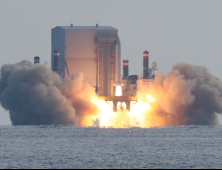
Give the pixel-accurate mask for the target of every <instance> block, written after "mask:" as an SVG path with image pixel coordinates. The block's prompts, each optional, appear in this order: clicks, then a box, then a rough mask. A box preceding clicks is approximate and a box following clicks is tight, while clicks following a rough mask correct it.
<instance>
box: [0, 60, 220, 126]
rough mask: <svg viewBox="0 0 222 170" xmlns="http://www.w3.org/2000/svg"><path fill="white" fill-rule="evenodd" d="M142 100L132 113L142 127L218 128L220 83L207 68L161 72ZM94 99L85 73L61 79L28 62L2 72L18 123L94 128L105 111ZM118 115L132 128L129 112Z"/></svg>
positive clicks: (5, 97) (0, 87) (0, 82)
mask: <svg viewBox="0 0 222 170" xmlns="http://www.w3.org/2000/svg"><path fill="white" fill-rule="evenodd" d="M147 96H150V98H151V99H152V100H153V102H152V103H149V101H148V100H147ZM138 97H139V102H138V106H139V107H138V110H134V113H131V115H133V116H135V121H137V122H136V123H137V124H138V125H140V126H143V127H155V126H167V125H216V124H218V120H217V116H216V113H222V82H221V80H220V79H218V78H217V77H215V76H214V75H212V74H211V73H210V72H209V71H208V69H207V68H206V67H201V66H193V65H190V64H186V63H180V64H177V65H174V66H173V69H172V71H171V72H170V73H168V74H167V75H166V76H165V75H162V74H161V72H158V73H157V75H156V79H155V80H154V83H153V84H151V85H150V86H149V87H148V88H147V89H146V90H144V91H138ZM95 98H98V97H97V96H96V94H95V92H94V88H93V87H91V86H90V85H89V84H88V83H87V82H85V81H84V75H82V74H81V73H80V74H77V75H73V76H69V77H66V78H65V79H63V80H61V79H60V77H59V76H58V75H57V74H55V73H53V72H52V71H51V69H50V68H48V67H46V66H45V65H41V64H36V65H33V64H32V63H30V62H28V61H22V62H20V63H17V64H10V65H3V66H2V68H1V78H0V103H1V105H2V106H3V107H4V108H5V109H6V110H8V111H9V114H10V119H11V121H12V124H13V125H51V124H56V125H72V126H92V125H93V124H94V122H95V121H96V120H95V118H96V116H97V115H98V114H99V113H100V112H101V108H100V106H99V104H97V103H95V102H92V99H95ZM154 99H155V100H154ZM141 103H143V104H144V103H145V105H144V106H149V107H145V108H143V107H142V104H141ZM140 106H141V107H140ZM135 108H136V106H135ZM116 115H117V116H116V117H111V119H113V118H115V120H112V121H113V122H117V123H119V122H123V125H125V126H132V124H130V122H131V121H130V117H129V114H128V113H127V111H126V110H124V111H123V112H121V111H120V113H117V114H116ZM103 117H106V113H103ZM139 118H140V120H138V119H139ZM100 121H101V122H102V120H98V121H97V122H100ZM107 122H108V123H110V122H109V120H108V121H107ZM109 125H111V126H114V127H116V126H115V124H109ZM104 126H106V125H104ZM119 126H120V125H118V126H117V127H119Z"/></svg>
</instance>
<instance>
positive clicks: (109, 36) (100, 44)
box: [51, 25, 122, 96]
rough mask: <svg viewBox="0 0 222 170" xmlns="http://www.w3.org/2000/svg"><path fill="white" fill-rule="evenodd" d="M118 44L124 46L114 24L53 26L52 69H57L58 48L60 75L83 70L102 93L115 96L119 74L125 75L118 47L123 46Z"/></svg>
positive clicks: (97, 90)
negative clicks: (55, 52)
mask: <svg viewBox="0 0 222 170" xmlns="http://www.w3.org/2000/svg"><path fill="white" fill-rule="evenodd" d="M117 45H120V41H119V39H118V30H117V29H116V28H113V27H110V26H98V25H96V26H73V25H71V26H58V27H55V28H53V29H52V49H51V51H52V53H51V54H52V55H51V61H52V62H51V63H52V66H51V67H52V70H55V69H56V68H54V67H55V65H54V63H57V62H54V59H55V58H54V51H55V50H56V51H59V72H60V75H63V76H67V75H73V74H77V73H80V72H81V73H83V74H84V79H85V80H86V81H88V82H89V84H90V85H92V86H94V87H95V90H96V92H98V95H99V96H113V95H115V87H114V85H115V83H116V81H117V80H118V78H117V76H119V75H120V76H121V75H122V73H121V72H120V73H119V70H118V65H119V64H120V67H121V63H118V62H119V61H118V56H117V55H116V47H117V48H119V46H117ZM120 57H121V56H120ZM120 61H121V58H120ZM120 71H121V68H120ZM118 73H119V74H118ZM121 78H122V77H121ZM118 83H119V82H118Z"/></svg>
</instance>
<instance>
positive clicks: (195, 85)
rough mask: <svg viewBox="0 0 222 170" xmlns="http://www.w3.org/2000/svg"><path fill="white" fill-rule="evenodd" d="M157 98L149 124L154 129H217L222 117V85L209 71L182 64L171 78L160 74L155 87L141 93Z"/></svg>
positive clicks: (200, 67) (153, 104)
mask: <svg viewBox="0 0 222 170" xmlns="http://www.w3.org/2000/svg"><path fill="white" fill-rule="evenodd" d="M147 94H150V95H151V96H153V97H155V102H153V103H150V105H151V108H152V109H151V111H150V112H149V114H148V115H149V116H148V115H147V117H146V118H147V119H146V122H147V123H148V122H149V125H150V126H166V125H215V124H218V123H219V122H218V119H217V115H216V113H222V82H221V80H220V79H219V78H217V77H215V76H214V75H212V74H211V73H210V72H209V70H208V69H207V68H206V67H203V66H193V65H190V64H186V63H180V64H177V65H174V66H173V69H172V71H171V72H170V73H169V74H167V76H164V75H162V73H161V72H157V75H156V79H155V80H154V84H150V86H149V88H148V89H147V90H146V91H142V92H139V94H138V95H139V100H140V99H141V100H143V99H144V100H145V98H146V96H147Z"/></svg>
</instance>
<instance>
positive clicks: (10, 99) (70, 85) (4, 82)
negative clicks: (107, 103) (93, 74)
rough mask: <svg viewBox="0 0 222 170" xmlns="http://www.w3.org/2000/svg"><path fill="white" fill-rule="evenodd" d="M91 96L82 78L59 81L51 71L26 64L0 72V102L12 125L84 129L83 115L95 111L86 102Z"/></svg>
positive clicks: (37, 65)
mask: <svg viewBox="0 0 222 170" xmlns="http://www.w3.org/2000/svg"><path fill="white" fill-rule="evenodd" d="M94 95H95V94H94V89H93V87H91V86H90V85H88V84H87V83H85V82H84V81H83V75H82V74H78V75H75V76H70V77H67V78H65V79H64V80H63V81H61V79H60V77H59V76H58V75H57V74H54V73H53V72H52V71H51V69H50V68H48V67H46V66H45V65H41V64H36V65H33V64H32V63H31V62H28V61H22V62H20V63H18V64H8V65H3V66H2V68H1V78H0V102H1V105H2V106H3V108H5V109H6V110H8V111H9V113H10V119H11V121H12V124H13V125H50V124H65V125H66V124H67V125H68V124H69V125H77V126H84V125H85V121H86V119H87V116H86V115H93V114H94V113H95V112H96V110H97V107H96V106H95V105H94V104H92V103H91V102H90V100H89V98H91V97H92V96H94Z"/></svg>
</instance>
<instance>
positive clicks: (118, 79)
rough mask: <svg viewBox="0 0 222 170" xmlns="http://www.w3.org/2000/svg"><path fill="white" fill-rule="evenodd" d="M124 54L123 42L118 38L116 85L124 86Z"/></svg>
mask: <svg viewBox="0 0 222 170" xmlns="http://www.w3.org/2000/svg"><path fill="white" fill-rule="evenodd" d="M121 62H122V56H121V43H120V39H119V38H118V39H117V41H116V68H117V69H116V75H115V86H123V84H122V69H121V66H122V63H121Z"/></svg>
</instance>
